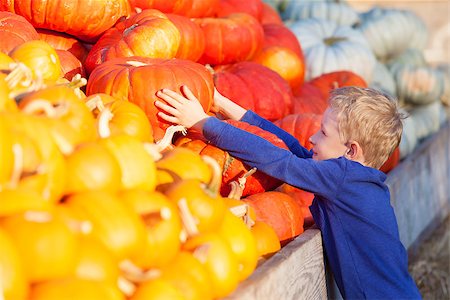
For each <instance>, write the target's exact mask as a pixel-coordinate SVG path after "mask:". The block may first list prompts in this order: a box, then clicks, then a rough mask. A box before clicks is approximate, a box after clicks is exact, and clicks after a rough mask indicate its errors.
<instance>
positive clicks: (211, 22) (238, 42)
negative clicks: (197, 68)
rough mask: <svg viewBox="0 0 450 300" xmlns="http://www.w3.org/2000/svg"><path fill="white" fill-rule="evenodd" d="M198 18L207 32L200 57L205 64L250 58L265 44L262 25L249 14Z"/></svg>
mask: <svg viewBox="0 0 450 300" xmlns="http://www.w3.org/2000/svg"><path fill="white" fill-rule="evenodd" d="M195 22H196V23H197V24H198V25H200V27H201V28H202V29H203V32H204V34H205V41H206V44H205V51H204V52H203V55H202V57H201V58H200V59H199V62H200V63H202V64H211V65H224V64H231V63H235V62H239V61H245V60H249V59H251V58H252V57H253V56H254V55H255V54H256V53H257V52H258V51H259V50H261V48H262V46H263V38H264V31H263V29H262V25H261V24H260V23H259V21H258V20H257V19H255V18H254V17H252V16H250V15H249V14H246V13H235V14H231V15H228V16H226V17H223V18H198V19H195ZM236 49H239V51H236Z"/></svg>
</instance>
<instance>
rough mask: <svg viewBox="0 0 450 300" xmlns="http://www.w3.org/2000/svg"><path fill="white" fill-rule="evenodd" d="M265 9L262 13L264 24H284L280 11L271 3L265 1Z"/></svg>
mask: <svg viewBox="0 0 450 300" xmlns="http://www.w3.org/2000/svg"><path fill="white" fill-rule="evenodd" d="M262 4H263V9H262V13H261V19H260V22H261V24H263V25H266V24H283V20H282V19H281V16H280V14H279V13H278V11H277V10H276V9H275V8H273V7H272V6H271V5H270V4H268V3H266V2H263V3H262Z"/></svg>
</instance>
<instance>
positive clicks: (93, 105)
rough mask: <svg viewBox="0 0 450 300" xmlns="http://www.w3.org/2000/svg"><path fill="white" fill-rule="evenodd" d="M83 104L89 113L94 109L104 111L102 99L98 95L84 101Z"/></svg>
mask: <svg viewBox="0 0 450 300" xmlns="http://www.w3.org/2000/svg"><path fill="white" fill-rule="evenodd" d="M85 104H86V106H87V107H88V108H89V110H90V111H93V110H94V109H98V111H102V110H104V109H105V105H104V104H103V101H102V98H101V97H100V96H99V95H95V96H94V97H92V98H91V99H89V100H88V101H86V102H85Z"/></svg>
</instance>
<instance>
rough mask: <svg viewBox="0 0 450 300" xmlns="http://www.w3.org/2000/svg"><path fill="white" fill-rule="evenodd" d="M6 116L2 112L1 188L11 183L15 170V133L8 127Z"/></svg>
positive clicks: (0, 127)
mask: <svg viewBox="0 0 450 300" xmlns="http://www.w3.org/2000/svg"><path fill="white" fill-rule="evenodd" d="M6 115H7V114H6V113H1V112H0V141H1V142H0V161H1V162H2V163H1V164H0V188H1V187H3V186H4V185H5V184H10V183H11V180H12V178H11V176H12V175H13V169H14V152H13V133H12V132H11V131H10V130H9V128H8V126H6V122H5V119H4V118H5V116H6Z"/></svg>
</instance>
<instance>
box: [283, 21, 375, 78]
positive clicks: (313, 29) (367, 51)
mask: <svg viewBox="0 0 450 300" xmlns="http://www.w3.org/2000/svg"><path fill="white" fill-rule="evenodd" d="M288 26H289V28H290V29H291V30H292V31H293V32H294V34H295V35H296V36H297V39H298V40H299V42H300V44H301V45H302V49H303V53H304V55H305V60H306V66H307V70H306V77H305V78H306V80H310V79H312V78H315V77H318V76H320V75H322V74H324V73H329V72H333V71H341V70H348V71H352V72H354V73H356V74H358V75H359V76H361V77H362V78H363V79H364V80H365V81H366V82H370V81H371V76H372V73H373V69H374V67H375V63H376V59H375V56H374V54H373V52H372V49H371V48H370V45H369V44H368V42H367V40H366V38H365V37H364V35H363V34H362V33H361V32H359V31H357V30H356V29H353V28H351V27H350V26H344V25H338V24H336V23H334V22H332V21H328V20H322V19H306V20H299V21H296V22H293V23H291V24H289V25H288Z"/></svg>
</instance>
